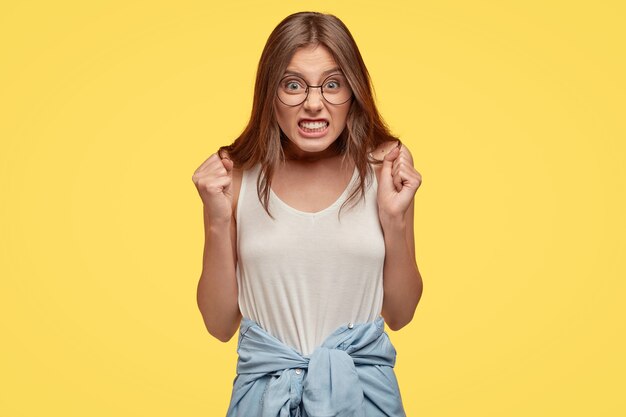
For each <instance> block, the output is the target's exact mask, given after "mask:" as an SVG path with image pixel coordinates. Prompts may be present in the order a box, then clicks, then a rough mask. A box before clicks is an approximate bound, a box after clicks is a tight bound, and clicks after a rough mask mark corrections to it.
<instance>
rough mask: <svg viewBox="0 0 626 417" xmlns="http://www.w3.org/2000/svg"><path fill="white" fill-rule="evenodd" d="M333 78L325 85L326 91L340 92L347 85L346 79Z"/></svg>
mask: <svg viewBox="0 0 626 417" xmlns="http://www.w3.org/2000/svg"><path fill="white" fill-rule="evenodd" d="M331 77H332V78H330V79H327V80H326V81H325V83H324V89H326V90H338V89H340V88H343V87H344V86H345V85H346V82H345V78H343V77H342V76H341V75H332V76H331Z"/></svg>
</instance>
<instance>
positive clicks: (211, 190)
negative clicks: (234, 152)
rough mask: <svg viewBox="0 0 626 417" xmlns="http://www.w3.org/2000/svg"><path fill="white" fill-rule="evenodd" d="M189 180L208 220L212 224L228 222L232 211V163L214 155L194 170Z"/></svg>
mask: <svg viewBox="0 0 626 417" xmlns="http://www.w3.org/2000/svg"><path fill="white" fill-rule="evenodd" d="M191 179H192V181H193V183H194V184H195V185H196V188H197V189H198V193H199V194H200V198H201V199H202V202H203V203H204V208H205V211H206V212H207V213H208V215H209V219H210V220H211V221H214V222H221V221H228V220H230V218H231V216H232V210H233V194H232V186H231V184H232V182H233V161H231V160H230V159H228V158H221V157H220V156H219V155H218V154H217V153H214V154H213V155H211V156H210V157H209V158H208V159H207V160H206V161H204V162H203V163H202V165H200V166H199V167H198V169H196V171H195V172H194V173H193V176H192V177H191Z"/></svg>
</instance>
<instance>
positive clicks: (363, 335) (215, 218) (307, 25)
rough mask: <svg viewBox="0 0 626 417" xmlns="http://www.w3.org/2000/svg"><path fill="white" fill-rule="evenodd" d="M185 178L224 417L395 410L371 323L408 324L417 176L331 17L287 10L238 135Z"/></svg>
mask: <svg viewBox="0 0 626 417" xmlns="http://www.w3.org/2000/svg"><path fill="white" fill-rule="evenodd" d="M192 179H193V181H194V184H195V185H196V187H197V189H198V192H199V194H200V197H201V198H202V201H203V204H204V224H205V236H206V241H205V248H204V259H203V270H202V276H201V278H200V282H199V284H198V306H199V308H200V311H201V313H202V316H203V319H204V323H205V325H206V327H207V329H208V331H209V333H210V334H211V335H213V336H214V337H216V338H218V339H219V340H221V341H223V342H227V341H228V340H230V339H231V338H232V336H233V335H234V334H235V333H236V332H237V330H238V329H239V340H238V345H237V352H238V354H239V358H238V361H237V376H236V378H235V380H234V384H233V393H232V397H231V401H230V406H229V408H228V411H227V416H229V417H230V416H233V417H234V416H245V417H253V416H264V417H269V416H309V417H313V416H331V415H332V416H369V417H371V416H394V417H398V416H404V415H405V414H404V409H403V406H402V399H401V396H400V390H399V387H398V383H397V380H396V377H395V374H394V371H393V366H394V364H395V358H396V351H395V348H394V347H393V346H392V344H391V342H390V340H389V337H388V335H387V334H386V332H385V331H384V323H387V326H388V327H389V328H391V329H392V330H399V329H400V328H402V327H404V326H405V325H406V324H408V323H409V322H410V321H411V319H412V318H413V314H414V312H415V309H416V307H417V304H418V302H419V300H420V297H421V294H422V278H421V276H420V273H419V271H418V267H417V264H416V260H415V249H414V247H415V245H414V236H413V211H414V210H413V207H414V202H413V200H414V195H415V192H416V191H417V189H418V187H419V186H420V184H421V176H420V174H419V173H418V172H417V171H416V170H415V169H414V168H413V160H412V157H411V154H410V152H409V150H408V149H407V148H406V146H403V145H402V144H401V142H400V141H399V140H398V138H396V137H394V136H393V135H392V134H391V133H390V132H389V130H388V128H387V127H386V125H385V123H384V121H383V120H382V118H381V117H380V115H379V113H378V111H377V109H376V106H375V103H374V100H373V97H372V88H371V84H370V78H369V74H368V72H367V69H366V67H365V64H364V62H363V59H362V57H361V54H360V52H359V50H358V48H357V45H356V43H355V41H354V39H353V38H352V35H351V34H350V32H349V31H348V29H347V28H346V26H345V25H344V24H343V22H341V21H340V20H339V19H338V18H337V17H335V16H333V15H329V14H322V13H315V12H301V13H295V14H293V15H290V16H288V17H287V18H285V19H284V20H283V21H282V22H281V23H280V24H279V25H278V26H277V27H276V28H275V29H274V31H273V32H272V33H271V35H270V37H269V39H268V41H267V43H266V45H265V48H264V50H263V53H262V56H261V59H260V63H259V67H258V72H257V78H256V84H255V89H254V101H253V108H252V115H251V118H250V121H249V122H248V125H247V127H246V129H245V130H244V132H243V133H242V134H241V135H240V136H239V137H238V138H237V139H236V140H235V141H234V142H233V143H232V144H231V145H229V146H223V147H221V148H220V149H219V150H218V152H216V153H215V154H213V155H211V156H210V157H209V158H208V159H207V160H206V161H204V162H203V163H202V165H200V167H199V168H198V169H197V170H196V171H195V173H194V174H193V178H192Z"/></svg>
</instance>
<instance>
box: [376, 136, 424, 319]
mask: <svg viewBox="0 0 626 417" xmlns="http://www.w3.org/2000/svg"><path fill="white" fill-rule="evenodd" d="M380 176H381V179H380V181H379V183H380V185H379V215H380V221H381V226H382V228H383V234H384V239H385V264H384V268H383V287H384V297H383V308H382V315H383V317H384V318H385V322H386V323H387V325H388V326H389V328H390V329H392V330H400V329H401V328H402V327H404V326H406V325H407V324H408V323H409V322H410V321H411V320H412V319H413V315H414V313H415V309H416V308H417V304H418V303H419V300H420V298H421V296H422V290H423V283H422V277H421V275H420V272H419V269H418V267H417V262H416V260H415V235H414V231H413V230H414V229H413V224H414V208H415V202H414V194H415V192H416V191H417V188H419V186H420V184H421V175H420V174H419V173H418V172H417V171H416V170H415V168H413V158H412V156H411V153H410V152H409V150H408V148H406V147H405V146H402V148H401V150H400V151H397V150H394V149H393V148H391V150H389V151H388V152H387V155H386V156H385V161H384V163H383V167H382V168H381V173H380Z"/></svg>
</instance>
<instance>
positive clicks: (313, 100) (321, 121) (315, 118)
mask: <svg viewBox="0 0 626 417" xmlns="http://www.w3.org/2000/svg"><path fill="white" fill-rule="evenodd" d="M291 72H294V73H299V74H300V78H302V79H303V80H304V81H305V82H306V83H307V84H309V85H321V84H322V83H323V82H324V81H325V80H326V79H327V77H328V76H329V75H331V74H338V73H339V74H341V70H340V69H339V66H338V65H337V63H336V62H335V60H334V59H333V57H332V55H331V54H330V51H329V50H328V48H326V47H325V46H323V45H309V46H307V47H304V48H300V49H298V50H297V51H296V53H295V54H294V55H293V57H292V59H291V61H290V62H289V65H288V66H287V69H286V73H285V74H283V75H285V76H286V75H287V73H291ZM334 86H335V84H328V89H327V90H325V92H326V91H328V94H327V96H328V97H330V94H331V93H332V90H331V88H332V87H334ZM290 87H296V88H299V87H297V84H295V85H290ZM304 88H306V86H304ZM351 102H352V99H350V100H348V101H347V102H345V103H343V104H331V103H329V102H328V101H326V100H325V99H324V98H323V97H322V94H321V89H320V88H309V94H308V96H307V98H306V100H305V101H304V102H303V103H302V104H299V105H297V106H293V107H291V106H288V105H286V104H284V103H283V102H281V101H280V100H279V99H278V98H276V119H277V121H278V125H279V126H280V128H281V130H282V131H283V133H284V134H285V135H286V136H287V138H289V143H288V145H287V146H286V148H285V154H286V155H288V157H292V158H302V159H307V158H309V159H311V158H312V159H318V158H324V157H329V156H334V155H336V154H334V153H333V151H332V150H331V149H329V147H330V145H332V144H333V142H335V141H336V140H337V138H338V137H339V135H340V134H341V132H342V131H343V130H344V128H345V126H346V117H347V115H348V110H349V109H350V104H351ZM289 104H291V103H289ZM320 126H321V127H320Z"/></svg>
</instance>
